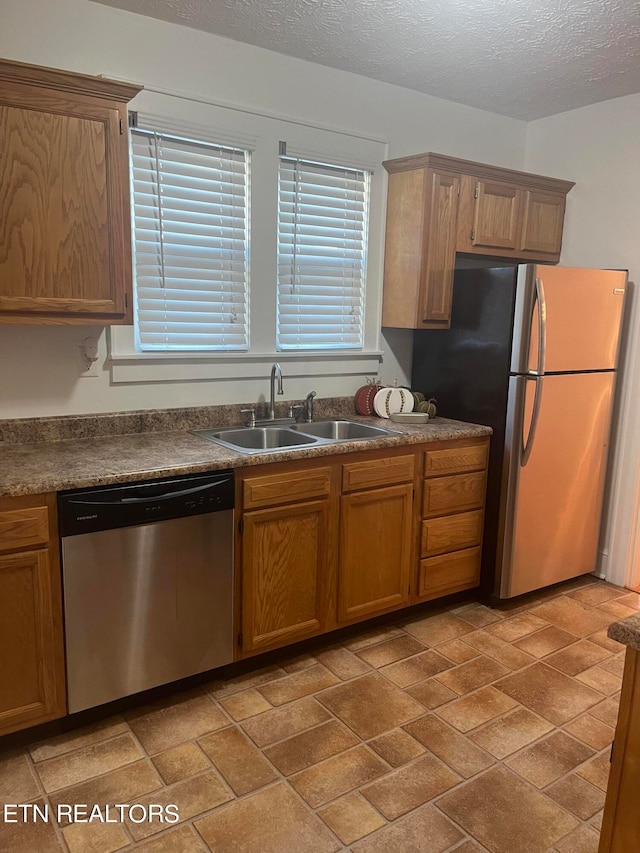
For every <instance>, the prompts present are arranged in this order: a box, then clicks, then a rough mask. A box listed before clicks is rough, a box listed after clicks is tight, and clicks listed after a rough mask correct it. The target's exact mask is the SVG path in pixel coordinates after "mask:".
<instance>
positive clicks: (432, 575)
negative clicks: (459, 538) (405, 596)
mask: <svg viewBox="0 0 640 853" xmlns="http://www.w3.org/2000/svg"><path fill="white" fill-rule="evenodd" d="M479 582H480V548H469V549H468V550H465V551H454V552H453V553H452V554H443V555H442V556H440V557H429V559H427V560H421V561H420V577H419V587H418V594H419V595H420V597H421V598H422V599H424V600H429V599H431V598H441V597H442V596H444V595H451V594H452V593H454V592H462V591H463V590H465V589H473V587H475V586H478V583H479Z"/></svg>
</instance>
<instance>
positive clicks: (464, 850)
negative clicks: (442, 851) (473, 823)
mask: <svg viewBox="0 0 640 853" xmlns="http://www.w3.org/2000/svg"><path fill="white" fill-rule="evenodd" d="M486 850H487V848H486V847H480V845H479V844H478V843H477V842H476V841H472V840H471V839H470V838H469V839H468V840H467V841H465V842H464V844H461V845H460V846H459V847H456V849H455V851H453V853H486Z"/></svg>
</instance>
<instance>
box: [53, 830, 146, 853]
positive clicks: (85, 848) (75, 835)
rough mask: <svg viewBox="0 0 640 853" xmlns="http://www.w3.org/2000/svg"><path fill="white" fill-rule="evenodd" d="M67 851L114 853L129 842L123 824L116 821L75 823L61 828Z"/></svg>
mask: <svg viewBox="0 0 640 853" xmlns="http://www.w3.org/2000/svg"><path fill="white" fill-rule="evenodd" d="M63 835H64V840H65V842H66V844H67V847H68V848H69V853H114V851H115V850H121V849H122V848H123V847H127V846H128V845H129V844H131V838H130V837H129V835H128V834H127V831H126V830H125V828H124V826H122V824H118V823H96V822H91V823H76V824H73V826H67V827H65V829H64V830H63Z"/></svg>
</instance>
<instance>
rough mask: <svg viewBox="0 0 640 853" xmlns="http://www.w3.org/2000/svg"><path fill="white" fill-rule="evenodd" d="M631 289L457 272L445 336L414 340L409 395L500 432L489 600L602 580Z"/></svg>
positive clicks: (573, 272)
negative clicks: (603, 526)
mask: <svg viewBox="0 0 640 853" xmlns="http://www.w3.org/2000/svg"><path fill="white" fill-rule="evenodd" d="M469 263H473V262H469ZM626 281H627V274H626V272H623V271H615V270H588V269H573V268H569V267H552V266H526V267H513V266H511V267H509V266H506V267H501V268H491V269H464V270H459V271H457V272H456V277H455V281H454V298H453V313H452V323H451V329H449V330H433V331H431V330H424V331H419V332H416V333H415V337H414V352H413V371H412V386H413V388H414V389H416V390H423V391H425V393H428V394H430V395H431V394H433V395H434V396H436V397H437V399H438V411H439V414H442V415H444V416H446V417H455V418H460V419H462V420H470V421H475V422H478V423H486V424H488V425H489V426H491V427H492V428H493V430H494V436H493V439H492V446H491V454H490V461H489V472H488V487H487V509H486V515H485V531H484V542H483V561H482V588H483V592H484V593H486V594H487V595H490V594H492V595H493V596H495V597H499V598H512V597H513V596H517V595H521V594H523V593H526V592H531V591H532V590H535V589H540V588H541V587H545V586H549V585H551V584H554V583H558V582H559V581H562V580H567V579H568V578H572V577H576V576H578V575H581V574H587V573H589V572H592V571H594V569H595V568H596V564H597V552H598V539H599V530H600V520H601V514H602V501H603V493H604V483H605V473H606V465H607V455H608V443H609V433H610V427H611V413H612V405H613V393H614V386H615V377H616V369H617V359H618V350H619V338H620V326H621V321H622V310H623V302H624V299H623V296H624V290H625V286H626Z"/></svg>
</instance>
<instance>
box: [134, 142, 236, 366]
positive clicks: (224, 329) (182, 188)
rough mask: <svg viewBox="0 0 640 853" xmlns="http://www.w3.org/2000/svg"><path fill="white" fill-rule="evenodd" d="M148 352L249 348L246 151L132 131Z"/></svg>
mask: <svg viewBox="0 0 640 853" xmlns="http://www.w3.org/2000/svg"><path fill="white" fill-rule="evenodd" d="M131 139H132V143H131V144H132V161H133V203H134V230H135V255H136V265H135V269H136V287H135V293H136V327H137V343H138V346H139V348H140V349H141V350H179V351H193V350H246V349H248V345H249V337H248V307H247V306H248V303H247V291H248V255H249V205H248V173H249V152H248V151H246V150H243V149H239V148H228V147H222V146H214V145H211V144H209V143H206V142H198V141H194V140H189V139H181V138H179V137H175V136H170V135H166V134H162V133H155V132H153V131H145V130H140V129H132V132H131Z"/></svg>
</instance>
